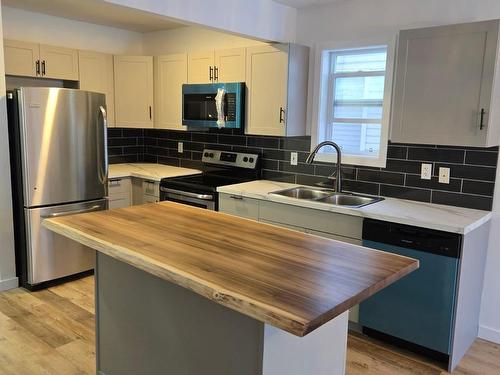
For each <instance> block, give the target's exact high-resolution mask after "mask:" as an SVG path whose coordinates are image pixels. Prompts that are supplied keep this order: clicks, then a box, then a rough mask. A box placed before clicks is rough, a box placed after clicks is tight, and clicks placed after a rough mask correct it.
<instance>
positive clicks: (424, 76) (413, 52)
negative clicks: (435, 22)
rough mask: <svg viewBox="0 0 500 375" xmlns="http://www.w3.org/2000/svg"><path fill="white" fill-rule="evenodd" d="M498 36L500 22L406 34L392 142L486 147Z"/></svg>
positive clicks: (401, 50) (400, 50)
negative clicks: (482, 111) (482, 112)
mask: <svg viewBox="0 0 500 375" xmlns="http://www.w3.org/2000/svg"><path fill="white" fill-rule="evenodd" d="M497 37H498V21H493V22H478V23H471V24H462V25H452V26H445V27H432V28H426V29H417V30H407V31H402V32H401V33H400V37H399V46H398V57H397V68H396V75H395V77H396V81H395V86H394V95H393V98H394V99H393V100H394V101H393V106H392V108H393V116H392V134H391V140H392V141H393V142H404V143H419V144H439V145H461V146H483V145H485V142H486V136H487V129H488V126H487V124H486V121H487V117H488V114H489V112H490V110H489V108H490V100H491V91H492V82H493V76H494V65H495V59H496V49H497ZM482 109H484V111H485V115H483V125H482V126H481V124H480V121H481V110H482Z"/></svg>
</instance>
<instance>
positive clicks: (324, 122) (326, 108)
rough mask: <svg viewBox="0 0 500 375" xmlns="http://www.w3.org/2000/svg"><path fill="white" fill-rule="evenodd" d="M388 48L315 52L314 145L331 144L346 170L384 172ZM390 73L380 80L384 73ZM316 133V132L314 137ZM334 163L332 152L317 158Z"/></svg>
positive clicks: (387, 100) (387, 97)
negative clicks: (366, 168) (318, 56)
mask: <svg viewBox="0 0 500 375" xmlns="http://www.w3.org/2000/svg"><path fill="white" fill-rule="evenodd" d="M389 49H390V48H389V46H388V45H376V46H363V47H357V48H339V49H324V50H322V52H321V77H320V86H321V89H320V100H319V106H317V107H316V108H318V111H319V116H317V117H316V123H317V128H316V129H313V136H314V135H315V140H316V143H315V142H313V146H315V145H316V144H317V143H319V142H321V141H324V140H332V141H334V142H335V143H337V144H338V145H339V146H340V147H341V149H342V152H343V155H342V156H343V160H344V163H346V164H359V165H370V166H377V167H385V158H386V153H387V139H388V127H389V118H388V117H389V111H388V104H389V102H390V86H389V87H387V86H388V85H390V83H391V82H390V81H391V80H390V77H388V76H391V75H392V72H390V71H389V70H388V68H389V67H392V61H388V56H390V55H389ZM388 71H389V72H390V73H389V74H386V72H388ZM314 130H316V131H314ZM317 159H318V160H322V161H332V162H334V161H336V155H335V151H334V150H333V149H332V148H329V147H325V148H323V149H322V150H321V151H320V153H319V154H318V157H317Z"/></svg>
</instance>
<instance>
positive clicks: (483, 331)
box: [479, 325, 500, 344]
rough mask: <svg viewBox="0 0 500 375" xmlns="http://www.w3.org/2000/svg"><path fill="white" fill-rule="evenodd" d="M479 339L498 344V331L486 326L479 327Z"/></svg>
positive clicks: (499, 338)
mask: <svg viewBox="0 0 500 375" xmlns="http://www.w3.org/2000/svg"><path fill="white" fill-rule="evenodd" d="M479 337H480V338H482V339H484V340H487V341H491V342H494V343H496V344H500V330H499V329H495V328H492V327H488V326H483V325H480V326H479Z"/></svg>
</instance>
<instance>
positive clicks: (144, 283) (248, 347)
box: [96, 252, 348, 375]
mask: <svg viewBox="0 0 500 375" xmlns="http://www.w3.org/2000/svg"><path fill="white" fill-rule="evenodd" d="M96 257H97V258H96V328H97V340H96V345H97V349H96V354H97V373H98V374H101V375H118V374H119V375H127V374H130V375H132V374H133V375H137V374H141V375H149V374H151V375H152V374H155V375H158V374H162V375H163V374H172V375H285V374H286V375H306V374H314V375H327V374H328V375H340V374H344V372H345V360H346V348H347V325H348V323H347V320H348V317H347V314H348V313H347V312H345V313H343V314H341V315H340V316H338V317H337V318H335V319H333V320H331V321H329V322H328V323H326V324H324V325H323V326H321V327H320V328H318V329H316V330H315V331H313V332H311V333H310V334H308V335H306V336H304V337H297V336H294V335H292V334H290V333H288V332H285V331H283V330H280V329H278V328H275V327H273V326H271V325H268V324H265V323H262V322H260V321H258V320H255V319H252V318H250V317H248V316H246V315H244V314H241V313H239V312H236V311H233V310H231V309H228V308H227V307H224V306H222V305H220V304H217V303H215V302H213V301H211V300H209V299H207V298H205V297H202V296H200V295H198V294H196V293H194V292H192V291H190V290H188V289H185V288H183V287H180V286H177V285H175V284H173V283H170V282H168V281H165V280H163V279H161V278H158V277H156V276H154V275H151V274H149V273H147V272H144V271H142V270H140V269H138V268H135V267H133V266H131V265H128V264H126V263H124V262H121V261H119V260H116V259H113V258H111V257H109V256H107V255H104V254H102V253H100V252H97V255H96Z"/></svg>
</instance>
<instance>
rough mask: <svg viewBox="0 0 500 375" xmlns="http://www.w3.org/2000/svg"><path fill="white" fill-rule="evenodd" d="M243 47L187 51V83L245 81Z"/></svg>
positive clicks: (244, 52)
mask: <svg viewBox="0 0 500 375" xmlns="http://www.w3.org/2000/svg"><path fill="white" fill-rule="evenodd" d="M245 54H246V51H245V48H231V49H225V50H216V51H209V52H194V53H188V83H217V82H221V83H226V82H244V81H245Z"/></svg>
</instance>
